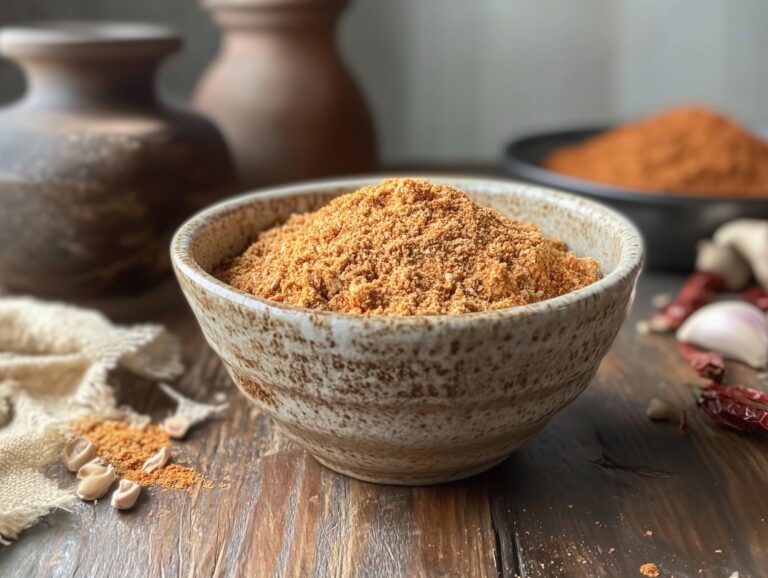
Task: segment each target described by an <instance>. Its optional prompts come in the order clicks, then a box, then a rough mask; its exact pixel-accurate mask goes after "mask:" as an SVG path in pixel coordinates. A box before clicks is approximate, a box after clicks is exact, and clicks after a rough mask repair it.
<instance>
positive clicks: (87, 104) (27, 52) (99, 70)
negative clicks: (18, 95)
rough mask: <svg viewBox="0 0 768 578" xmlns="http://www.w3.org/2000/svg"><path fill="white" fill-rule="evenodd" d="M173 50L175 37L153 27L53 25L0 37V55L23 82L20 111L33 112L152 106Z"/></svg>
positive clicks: (3, 33)
mask: <svg viewBox="0 0 768 578" xmlns="http://www.w3.org/2000/svg"><path fill="white" fill-rule="evenodd" d="M179 46H180V39H179V37H178V35H176V34H175V33H174V32H173V31H172V30H169V29H166V28H164V27H161V26H157V25H153V24H131V23H82V22H80V23H78V22H59V23H56V22H54V23H39V24H30V25H20V26H14V27H8V28H4V29H3V30H2V31H0V54H1V55H2V56H4V57H6V58H9V59H11V60H13V61H14V62H16V63H17V64H18V65H19V66H20V67H21V68H22V70H23V72H24V74H25V76H26V80H27V91H26V93H25V96H24V98H23V99H22V101H21V103H20V105H21V106H26V107H34V108H47V109H67V110H69V109H86V110H89V109H96V110H101V109H116V108H117V109H122V108H141V107H147V106H152V105H155V104H156V103H157V100H156V95H155V88H154V84H155V82H154V80H155V74H156V72H157V69H158V67H159V66H160V63H161V62H162V60H163V59H164V58H165V57H166V56H168V55H169V54H171V53H172V52H175V51H176V50H177V49H178V48H179Z"/></svg>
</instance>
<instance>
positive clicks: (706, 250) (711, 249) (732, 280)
mask: <svg viewBox="0 0 768 578" xmlns="http://www.w3.org/2000/svg"><path fill="white" fill-rule="evenodd" d="M696 270H697V271H709V272H710V273H717V274H718V275H720V277H722V279H723V281H725V286H726V288H727V289H728V290H729V291H739V290H741V289H744V288H745V287H746V286H747V285H749V282H750V281H751V280H752V270H751V269H750V266H749V263H747V261H746V260H745V259H744V257H742V256H741V254H740V253H739V252H738V251H737V250H736V249H735V248H734V247H731V246H730V245H722V244H718V243H715V242H714V241H710V240H709V239H703V240H701V241H699V244H698V246H697V253H696Z"/></svg>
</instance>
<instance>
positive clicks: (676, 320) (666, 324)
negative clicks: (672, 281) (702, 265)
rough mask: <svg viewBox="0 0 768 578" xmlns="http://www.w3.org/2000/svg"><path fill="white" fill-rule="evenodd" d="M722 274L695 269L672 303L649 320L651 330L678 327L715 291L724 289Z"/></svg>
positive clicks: (669, 329)
mask: <svg viewBox="0 0 768 578" xmlns="http://www.w3.org/2000/svg"><path fill="white" fill-rule="evenodd" d="M725 289H726V282H725V279H724V278H723V277H722V275H719V274H718V273H711V272H709V271H696V272H695V273H692V274H691V276H690V277H688V279H687V280H686V282H685V283H684V284H683V286H682V288H681V289H680V292H679V293H678V294H677V296H676V297H675V298H674V300H673V301H672V303H670V304H669V305H667V306H666V307H665V308H664V309H662V310H661V311H659V312H658V313H657V314H656V315H654V316H653V317H652V318H651V320H650V321H649V327H650V329H651V331H656V332H666V331H672V330H674V329H677V328H678V327H680V325H682V324H683V321H685V320H686V319H687V318H688V316H689V315H690V314H691V313H693V312H694V311H696V310H697V309H699V308H700V307H703V306H704V305H706V304H707V303H709V302H710V301H711V300H712V297H714V295H715V294H716V293H720V292H722V291H725Z"/></svg>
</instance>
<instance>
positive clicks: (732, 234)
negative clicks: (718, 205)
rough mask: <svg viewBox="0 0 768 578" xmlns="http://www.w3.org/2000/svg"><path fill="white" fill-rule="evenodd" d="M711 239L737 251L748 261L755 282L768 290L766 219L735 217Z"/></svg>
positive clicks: (767, 231)
mask: <svg viewBox="0 0 768 578" xmlns="http://www.w3.org/2000/svg"><path fill="white" fill-rule="evenodd" d="M712 239H713V240H714V241H715V243H717V244H719V245H727V246H729V247H733V248H734V249H735V250H736V251H738V252H739V254H740V255H741V256H742V257H743V258H744V259H745V260H746V261H747V262H748V263H749V265H750V267H751V268H752V274H753V275H754V276H755V279H757V282H758V283H760V285H762V287H763V289H766V290H768V221H763V220H758V219H737V220H735V221H731V222H730V223H726V224H725V225H723V226H722V227H720V228H719V229H718V230H717V231H715V234H714V236H713V237H712Z"/></svg>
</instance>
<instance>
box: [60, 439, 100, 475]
mask: <svg viewBox="0 0 768 578" xmlns="http://www.w3.org/2000/svg"><path fill="white" fill-rule="evenodd" d="M95 457H96V446H95V445H93V444H92V443H91V442H90V441H88V440H87V439H85V438H84V437H82V436H75V437H73V438H72V439H70V440H69V441H68V442H67V443H66V444H64V450H63V451H62V452H61V461H62V462H64V465H65V466H67V469H68V470H69V471H70V472H76V471H77V470H79V469H80V468H81V467H83V465H84V464H86V463H88V462H89V461H91V460H92V459H93V458H95Z"/></svg>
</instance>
